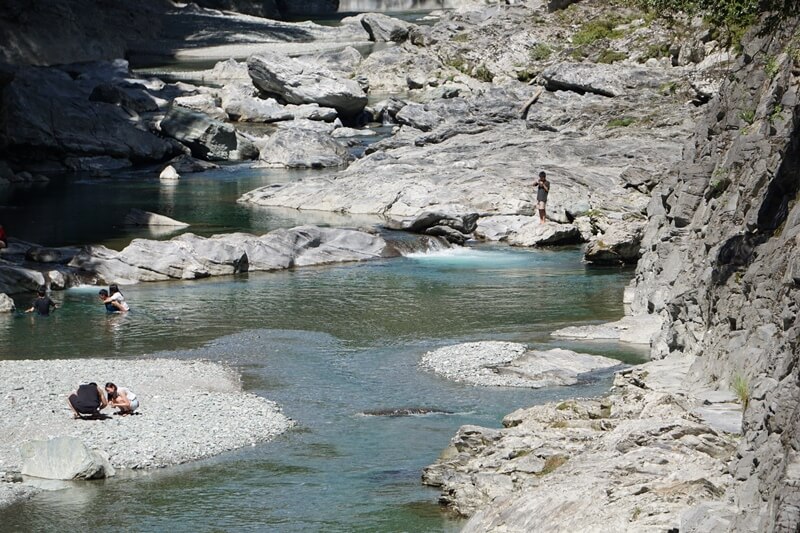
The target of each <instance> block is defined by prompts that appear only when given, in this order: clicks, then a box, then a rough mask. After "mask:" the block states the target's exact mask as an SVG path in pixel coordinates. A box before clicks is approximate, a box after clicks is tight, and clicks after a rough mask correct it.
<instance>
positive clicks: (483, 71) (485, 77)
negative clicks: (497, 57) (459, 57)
mask: <svg viewBox="0 0 800 533" xmlns="http://www.w3.org/2000/svg"><path fill="white" fill-rule="evenodd" d="M474 77H475V78H477V79H479V80H481V81H486V82H491V81H492V80H493V79H494V74H492V72H491V71H490V70H489V69H488V68H487V67H486V65H484V64H483V63H481V64H480V65H478V66H477V67H476V68H475V75H474Z"/></svg>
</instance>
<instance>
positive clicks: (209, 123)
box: [161, 106, 239, 161]
mask: <svg viewBox="0 0 800 533" xmlns="http://www.w3.org/2000/svg"><path fill="white" fill-rule="evenodd" d="M161 131H162V132H163V133H164V134H165V135H168V136H170V137H173V138H174V139H177V140H178V141H180V142H181V143H183V144H185V145H186V146H188V147H189V148H190V149H191V151H192V155H193V156H195V157H198V158H200V159H206V160H209V161H224V160H227V159H230V158H231V154H232V152H235V151H236V150H237V149H238V148H239V141H238V138H237V135H236V129H235V128H234V127H233V126H231V125H230V124H226V123H224V122H220V121H219V120H215V119H213V118H211V117H209V116H208V115H206V114H203V113H200V112H197V111H191V110H189V109H185V108H182V107H180V106H173V107H171V108H170V110H169V111H168V112H167V114H166V115H165V116H164V118H163V119H162V120H161Z"/></svg>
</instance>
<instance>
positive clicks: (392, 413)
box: [361, 407, 453, 417]
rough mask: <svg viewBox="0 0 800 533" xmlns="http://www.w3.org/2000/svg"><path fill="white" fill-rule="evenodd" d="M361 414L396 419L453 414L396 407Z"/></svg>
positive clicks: (443, 411) (423, 408) (431, 409)
mask: <svg viewBox="0 0 800 533" xmlns="http://www.w3.org/2000/svg"><path fill="white" fill-rule="evenodd" d="M361 414H362V415H364V416H388V417H398V416H419V415H436V414H443V415H451V414H453V413H452V411H445V410H442V409H435V408H429V407H397V408H386V409H369V410H367V411H362V413H361Z"/></svg>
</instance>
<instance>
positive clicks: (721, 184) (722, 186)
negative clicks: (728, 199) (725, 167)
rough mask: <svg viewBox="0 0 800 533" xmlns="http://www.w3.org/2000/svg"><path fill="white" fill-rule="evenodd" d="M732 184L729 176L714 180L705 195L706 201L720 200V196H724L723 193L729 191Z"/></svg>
mask: <svg viewBox="0 0 800 533" xmlns="http://www.w3.org/2000/svg"><path fill="white" fill-rule="evenodd" d="M730 184H731V180H730V179H729V178H728V177H727V176H726V177H723V178H716V179H714V180H713V181H712V182H711V184H710V185H709V187H708V189H707V190H706V194H705V198H706V200H711V199H712V198H719V197H720V196H722V193H724V192H725V191H726V190H727V188H728V187H729V186H730Z"/></svg>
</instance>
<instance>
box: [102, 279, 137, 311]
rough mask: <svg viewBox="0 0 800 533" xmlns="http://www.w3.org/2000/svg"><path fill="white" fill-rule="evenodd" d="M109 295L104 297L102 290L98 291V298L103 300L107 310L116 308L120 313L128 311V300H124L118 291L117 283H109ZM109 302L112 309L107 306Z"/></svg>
mask: <svg viewBox="0 0 800 533" xmlns="http://www.w3.org/2000/svg"><path fill="white" fill-rule="evenodd" d="M108 291H109V293H110V294H109V295H108V297H106V296H105V295H104V294H103V292H104V290H103V291H100V298H101V299H102V300H103V303H104V304H106V309H107V310H108V311H112V312H113V310H117V311H119V312H120V313H127V312H128V311H130V309H131V307H130V306H129V305H128V302H126V301H125V297H124V296H123V295H122V293H121V292H119V287H118V286H117V285H111V286H109V287H108ZM109 304H110V305H112V306H113V309H112V308H111V307H109Z"/></svg>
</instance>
